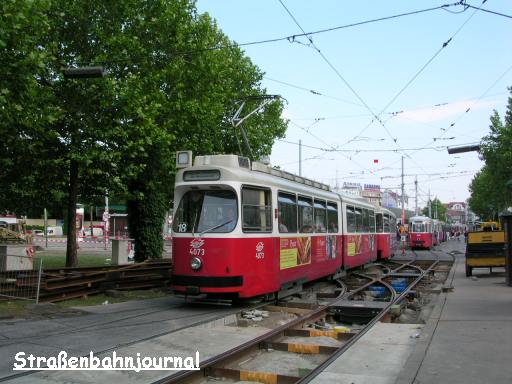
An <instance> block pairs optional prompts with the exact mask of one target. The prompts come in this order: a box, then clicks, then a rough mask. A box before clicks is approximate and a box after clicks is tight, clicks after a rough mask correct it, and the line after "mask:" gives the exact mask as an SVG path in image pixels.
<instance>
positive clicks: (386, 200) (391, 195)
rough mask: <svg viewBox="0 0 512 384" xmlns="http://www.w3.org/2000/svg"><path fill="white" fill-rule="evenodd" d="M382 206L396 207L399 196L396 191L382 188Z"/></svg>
mask: <svg viewBox="0 0 512 384" xmlns="http://www.w3.org/2000/svg"><path fill="white" fill-rule="evenodd" d="M381 199H382V206H383V207H384V208H398V205H399V204H398V202H399V200H400V196H399V195H398V193H396V192H393V191H391V190H389V189H386V190H384V192H382V193H381Z"/></svg>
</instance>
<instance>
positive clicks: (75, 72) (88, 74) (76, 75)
mask: <svg viewBox="0 0 512 384" xmlns="http://www.w3.org/2000/svg"><path fill="white" fill-rule="evenodd" d="M62 73H63V74H64V78H66V79H90V78H95V77H104V76H105V74H106V71H105V68H103V66H95V67H81V68H73V67H67V68H63V69H62Z"/></svg>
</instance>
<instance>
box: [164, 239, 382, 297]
mask: <svg viewBox="0 0 512 384" xmlns="http://www.w3.org/2000/svg"><path fill="white" fill-rule="evenodd" d="M377 241H378V240H377V235H376V234H354V235H327V234H325V235H314V236H290V237H244V238H220V237H208V238H193V237H174V239H173V276H172V285H173V290H174V291H175V292H176V293H179V294H185V295H191V296H193V295H200V294H207V295H210V296H231V297H233V296H234V297H238V298H249V297H254V296H261V295H265V294H271V293H275V292H278V291H280V290H282V289H285V288H288V287H290V286H293V284H301V283H304V282H307V281H312V280H316V279H320V278H322V277H326V276H329V275H333V274H335V273H336V272H338V271H341V269H342V268H344V269H349V268H354V267H358V266H361V265H364V264H367V263H369V262H372V261H375V260H377ZM389 244H391V242H390V243H389ZM385 254H386V255H389V254H391V251H389V250H387V251H386V252H385ZM388 257H389V256H388ZM193 259H194V260H193ZM198 259H199V260H200V261H198ZM192 261H194V262H195V265H194V268H195V269H193V264H194V263H193V262H192ZM198 264H199V267H198Z"/></svg>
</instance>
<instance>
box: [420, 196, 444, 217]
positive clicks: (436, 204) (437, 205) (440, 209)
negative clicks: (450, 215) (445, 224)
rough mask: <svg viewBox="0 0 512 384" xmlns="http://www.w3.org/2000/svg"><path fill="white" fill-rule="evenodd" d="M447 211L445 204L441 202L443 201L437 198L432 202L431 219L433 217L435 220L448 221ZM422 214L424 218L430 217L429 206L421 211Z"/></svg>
mask: <svg viewBox="0 0 512 384" xmlns="http://www.w3.org/2000/svg"><path fill="white" fill-rule="evenodd" d="M447 211H448V210H447V208H446V207H445V206H444V204H443V203H442V202H441V200H439V199H438V198H437V197H436V198H434V200H432V201H431V202H430V212H431V214H430V217H432V218H433V219H438V220H441V221H446V212H447ZM421 214H422V215H424V216H429V209H428V205H427V206H426V207H425V208H423V209H422V210H421Z"/></svg>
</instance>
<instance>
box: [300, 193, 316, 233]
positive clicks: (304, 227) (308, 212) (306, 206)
mask: <svg viewBox="0 0 512 384" xmlns="http://www.w3.org/2000/svg"><path fill="white" fill-rule="evenodd" d="M298 206H299V231H300V232H303V233H309V232H313V202H312V199H311V198H309V197H299V199H298Z"/></svg>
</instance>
